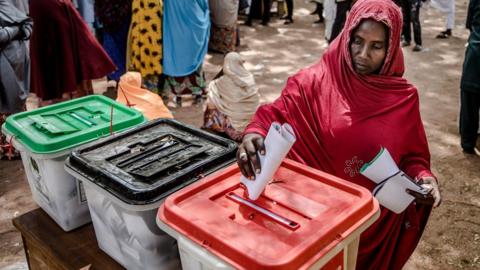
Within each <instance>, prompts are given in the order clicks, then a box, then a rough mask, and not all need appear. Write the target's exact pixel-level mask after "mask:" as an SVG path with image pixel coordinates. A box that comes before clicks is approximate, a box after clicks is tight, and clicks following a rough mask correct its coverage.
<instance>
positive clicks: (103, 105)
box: [4, 95, 145, 154]
mask: <svg viewBox="0 0 480 270" xmlns="http://www.w3.org/2000/svg"><path fill="white" fill-rule="evenodd" d="M112 107H113V121H110V117H111V115H112ZM143 122H145V118H144V117H143V115H142V113H140V112H139V111H137V110H135V109H132V108H128V107H127V106H125V105H123V104H120V103H118V102H116V101H114V100H112V99H110V98H107V97H104V96H100V95H91V96H86V97H82V98H77V99H73V100H69V101H66V102H61V103H57V104H54V105H51V106H46V107H42V108H39V109H36V110H32V111H28V112H22V113H17V114H14V115H11V116H10V117H8V118H7V120H6V121H5V124H4V129H5V130H6V131H7V132H8V133H9V135H14V136H15V138H14V140H16V141H18V142H19V143H21V144H22V145H23V146H25V147H26V148H27V149H29V150H30V151H31V152H33V153H38V154H50V153H54V152H59V151H62V150H66V149H70V148H73V147H76V146H78V145H81V144H84V143H86V142H89V141H93V140H95V139H97V138H100V137H104V136H107V135H109V134H110V125H111V126H112V131H120V130H123V129H126V128H129V127H133V126H135V125H138V124H141V123H143Z"/></svg>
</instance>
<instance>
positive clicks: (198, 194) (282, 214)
mask: <svg viewBox="0 0 480 270" xmlns="http://www.w3.org/2000/svg"><path fill="white" fill-rule="evenodd" d="M239 179H240V170H239V168H238V166H237V165H236V164H235V165H232V166H230V167H228V168H226V169H224V170H222V171H219V172H217V173H215V174H212V175H210V176H208V177H205V178H204V179H203V180H201V181H199V182H197V183H195V184H193V185H191V186H188V187H186V188H185V189H183V190H180V191H179V192H176V193H174V194H173V195H171V196H170V197H168V198H167V200H166V201H165V203H164V204H163V205H162V206H161V208H160V209H159V212H158V217H159V218H160V219H161V220H162V221H163V222H165V223H166V224H168V225H169V226H170V227H172V228H174V229H175V230H177V231H178V232H180V233H181V234H183V235H185V236H186V237H188V238H189V239H191V240H193V241H194V242H195V243H197V244H199V245H201V246H202V247H204V248H206V249H208V250H210V251H211V252H212V253H214V254H215V255H217V256H218V257H220V258H222V259H224V260H225V261H227V262H228V263H230V264H232V265H233V266H234V267H236V268H239V269H300V268H305V267H308V266H309V265H311V264H313V263H314V262H315V261H317V260H318V259H320V258H322V257H323V256H324V255H325V254H327V253H328V251H330V250H331V249H332V248H334V247H335V246H336V245H337V244H339V243H340V242H341V241H342V240H343V239H344V238H345V237H347V236H349V235H350V234H351V233H353V232H355V230H356V229H357V228H358V227H359V226H360V225H362V224H363V223H365V222H366V221H368V220H369V219H370V218H372V217H373V215H374V214H375V213H376V212H377V211H378V209H379V206H378V203H377V201H376V200H374V199H373V197H372V195H371V193H370V192H369V191H368V190H366V189H364V188H363V187H360V186H358V185H355V184H353V183H350V182H347V181H345V180H342V179H339V178H337V177H335V176H332V175H329V174H326V173H323V172H320V171H318V170H315V169H312V168H310V167H307V166H305V165H302V164H299V163H297V162H294V161H291V160H285V161H284V162H283V163H282V165H281V166H280V168H279V169H278V171H277V172H276V174H275V176H274V180H273V181H272V182H271V183H270V184H269V185H268V186H267V188H266V189H265V191H264V193H263V194H262V195H261V196H260V198H259V199H258V200H256V201H253V202H252V201H248V200H247V199H246V198H247V196H246V194H245V190H244V188H243V186H242V185H241V184H240V181H239ZM239 198H240V199H239ZM252 203H253V204H254V205H253V206H252ZM259 207H260V208H259ZM265 210H266V211H265Z"/></svg>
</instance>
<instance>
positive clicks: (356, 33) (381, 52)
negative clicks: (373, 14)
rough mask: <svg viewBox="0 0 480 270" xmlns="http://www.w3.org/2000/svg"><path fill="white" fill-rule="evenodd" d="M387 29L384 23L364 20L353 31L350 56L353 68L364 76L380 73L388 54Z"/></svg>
mask: <svg viewBox="0 0 480 270" xmlns="http://www.w3.org/2000/svg"><path fill="white" fill-rule="evenodd" d="M387 47H388V42H387V29H386V26H385V25H384V24H382V23H379V22H377V21H374V20H370V19H367V20H364V21H362V22H361V23H360V25H359V26H358V27H357V28H355V30H353V33H352V37H351V41H350V54H351V55H352V62H353V68H354V69H355V71H356V72H357V73H359V74H362V75H368V74H373V73H378V72H379V71H380V68H381V67H382V65H383V61H384V60H385V56H386V54H387Z"/></svg>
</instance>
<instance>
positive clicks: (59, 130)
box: [28, 115, 78, 134]
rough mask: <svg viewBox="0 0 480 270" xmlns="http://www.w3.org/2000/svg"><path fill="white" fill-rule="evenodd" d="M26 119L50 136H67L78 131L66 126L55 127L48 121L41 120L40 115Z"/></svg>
mask: <svg viewBox="0 0 480 270" xmlns="http://www.w3.org/2000/svg"><path fill="white" fill-rule="evenodd" d="M28 118H29V119H30V120H32V121H33V122H34V123H35V124H36V125H37V127H39V128H41V129H43V130H46V131H48V132H49V133H52V134H67V133H73V132H76V131H78V129H76V128H74V127H72V126H69V125H67V124H63V125H55V124H54V123H52V122H50V121H49V120H47V119H45V118H43V117H42V116H41V115H30V116H28Z"/></svg>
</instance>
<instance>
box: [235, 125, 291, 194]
mask: <svg viewBox="0 0 480 270" xmlns="http://www.w3.org/2000/svg"><path fill="white" fill-rule="evenodd" d="M295 140H296V137H295V133H294V132H293V129H292V127H291V126H290V125H289V124H287V123H285V124H283V125H280V124H279V123H277V122H273V123H272V125H271V126H270V129H269V130H268V134H267V137H265V140H264V144H265V155H261V154H260V153H258V156H259V157H260V166H261V172H260V174H257V175H256V176H255V180H249V179H247V178H245V177H244V176H243V175H242V176H241V177H240V182H242V183H243V184H244V185H245V187H246V188H247V191H248V198H249V199H250V200H256V199H258V197H260V194H261V193H262V192H263V190H264V189H265V187H266V186H267V184H268V182H270V180H272V178H273V175H274V174H275V172H276V171H277V169H278V167H279V166H280V164H281V163H282V161H283V159H284V158H285V156H286V155H287V154H288V151H290V148H291V147H292V145H293V143H295Z"/></svg>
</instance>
